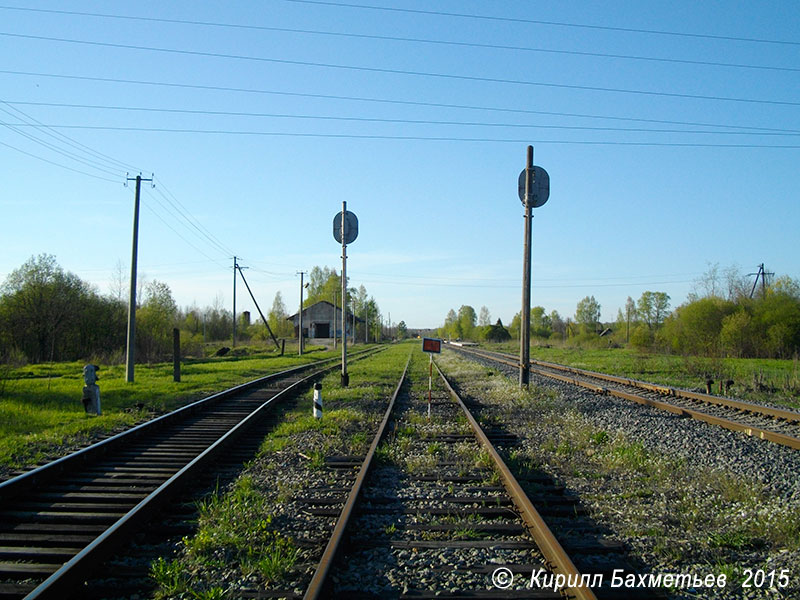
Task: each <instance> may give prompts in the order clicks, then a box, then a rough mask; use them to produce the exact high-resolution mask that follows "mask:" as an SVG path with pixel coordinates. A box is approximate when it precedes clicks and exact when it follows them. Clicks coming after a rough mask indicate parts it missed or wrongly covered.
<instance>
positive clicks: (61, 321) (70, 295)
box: [0, 254, 92, 362]
mask: <svg viewBox="0 0 800 600" xmlns="http://www.w3.org/2000/svg"><path fill="white" fill-rule="evenodd" d="M91 295H92V292H91V290H90V289H89V287H88V286H87V285H86V284H85V283H83V282H82V281H81V280H80V278H79V277H78V276H77V275H74V274H72V273H68V272H65V271H64V270H63V269H62V268H61V267H60V266H59V265H58V263H57V262H56V258H55V256H53V255H52V254H40V255H39V256H38V257H33V256H32V257H31V258H30V259H29V260H28V261H26V262H25V263H24V264H23V265H22V266H21V267H19V268H18V269H15V270H14V271H12V272H11V274H10V275H9V276H8V277H7V278H6V281H5V283H4V284H3V285H2V287H0V323H2V330H3V332H4V337H5V343H6V344H8V346H6V347H16V348H18V349H19V350H21V351H22V352H24V353H25V356H26V357H27V358H28V360H30V361H32V362H40V361H43V360H60V359H63V358H73V356H71V355H70V354H72V353H70V352H69V350H68V349H67V348H66V347H65V345H64V343H63V342H64V341H66V337H68V336H69V334H70V330H72V329H73V328H75V327H76V325H77V324H78V323H79V322H80V319H79V315H80V313H81V308H82V306H83V305H84V301H85V300H86V299H87V298H88V297H89V296H91ZM73 333H74V332H73Z"/></svg>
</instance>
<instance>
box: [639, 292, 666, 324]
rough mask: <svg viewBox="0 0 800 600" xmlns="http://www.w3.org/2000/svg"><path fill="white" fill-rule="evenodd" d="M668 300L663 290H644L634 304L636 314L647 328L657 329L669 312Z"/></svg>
mask: <svg viewBox="0 0 800 600" xmlns="http://www.w3.org/2000/svg"><path fill="white" fill-rule="evenodd" d="M669 300H670V298H669V295H667V294H666V293H664V292H649V291H648V292H644V293H643V294H642V295H641V297H640V298H639V301H638V302H637V304H636V314H637V315H638V317H639V318H640V319H641V320H642V321H644V322H645V324H646V325H647V327H648V329H650V330H651V331H652V330H655V329H658V328H659V327H661V324H662V323H663V322H664V319H665V318H666V317H667V315H668V314H669Z"/></svg>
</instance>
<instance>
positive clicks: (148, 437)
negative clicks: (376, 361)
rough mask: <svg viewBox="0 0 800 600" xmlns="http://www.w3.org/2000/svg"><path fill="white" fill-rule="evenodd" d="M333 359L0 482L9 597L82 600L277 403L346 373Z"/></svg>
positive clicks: (3, 570) (2, 589)
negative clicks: (85, 586) (111, 563)
mask: <svg viewBox="0 0 800 600" xmlns="http://www.w3.org/2000/svg"><path fill="white" fill-rule="evenodd" d="M362 356H363V354H362ZM324 363H328V364H326V365H325V366H322V367H321V368H320V366H321V365H322V364H324ZM324 363H314V364H310V365H303V366H300V367H295V368H293V369H289V370H286V371H282V372H280V373H275V374H272V375H269V376H266V377H263V378H260V379H257V380H254V381H251V382H248V383H246V384H243V385H240V386H237V387H234V388H231V389H229V390H226V391H224V392H221V393H219V394H215V395H213V396H210V397H208V398H205V399H203V400H200V401H197V402H194V403H192V404H190V405H187V406H185V407H183V408H181V409H179V410H176V411H174V412H172V413H169V414H167V415H163V416H161V417H159V418H157V419H153V420H152V421H148V422H147V423H143V424H141V425H139V426H137V427H134V428H132V429H130V430H128V431H125V432H123V433H121V434H118V435H116V436H113V437H110V438H108V439H106V440H103V441H102V442H100V443H97V444H94V445H92V446H89V447H87V448H84V449H82V450H80V451H78V452H75V453H73V454H70V455H68V456H65V457H63V458H61V459H59V460H56V461H54V462H51V463H49V464H47V465H44V466H42V467H39V468H36V469H34V470H32V471H29V472H27V473H24V474H22V475H20V476H17V477H15V478H12V479H9V480H7V481H5V482H3V483H0V598H23V597H24V598H29V599H34V598H59V599H62V598H68V597H70V596H71V595H73V594H74V593H75V592H76V590H78V589H79V586H80V584H81V582H82V581H83V580H85V579H86V578H87V577H88V576H89V575H90V574H91V572H92V571H95V570H96V569H97V568H98V566H99V565H101V564H102V563H103V561H104V559H106V558H108V557H109V555H110V554H111V553H112V552H113V551H114V550H115V549H116V548H119V547H120V546H121V545H123V544H124V543H125V542H126V541H127V540H128V539H129V538H130V537H131V536H132V535H133V534H134V533H136V532H137V531H138V530H140V529H141V528H142V527H143V526H144V525H145V524H146V523H147V522H148V520H149V519H150V518H152V516H153V515H154V514H156V513H157V512H158V511H159V510H160V509H161V508H163V507H164V506H166V505H167V503H168V502H170V501H171V500H172V499H173V498H175V497H176V495H177V494H179V492H180V490H181V489H182V488H183V487H184V486H186V485H187V484H189V483H191V482H193V481H195V480H197V479H198V478H199V477H201V476H208V474H209V471H212V472H213V468H214V467H213V466H212V465H213V463H214V461H215V460H218V459H220V458H222V459H223V461H224V460H227V459H231V458H234V459H235V458H236V457H237V456H238V455H239V454H240V453H241V452H246V448H243V447H241V446H245V445H246V444H237V440H241V439H242V436H244V435H245V434H246V433H247V432H248V431H250V430H251V428H252V427H253V426H254V425H257V424H259V423H260V422H262V421H263V419H264V418H265V416H266V415H267V414H268V413H269V412H270V408H271V407H272V406H274V405H275V403H277V402H279V401H280V400H281V399H282V398H284V397H287V396H289V395H290V394H292V393H293V392H295V391H297V390H298V388H300V387H302V386H304V385H306V384H308V383H309V382H310V381H311V380H312V379H314V378H316V377H318V376H319V375H320V374H321V373H324V372H326V371H328V370H330V369H335V368H337V367H338V363H337V362H335V359H332V360H331V361H324Z"/></svg>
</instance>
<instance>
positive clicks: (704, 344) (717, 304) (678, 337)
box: [660, 296, 736, 356]
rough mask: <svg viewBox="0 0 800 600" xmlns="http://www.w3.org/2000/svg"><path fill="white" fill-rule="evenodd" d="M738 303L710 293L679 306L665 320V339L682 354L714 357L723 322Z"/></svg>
mask: <svg viewBox="0 0 800 600" xmlns="http://www.w3.org/2000/svg"><path fill="white" fill-rule="evenodd" d="M735 310H736V305H735V304H734V303H733V302H730V301H728V300H723V299H722V298H720V297H719V296H708V297H705V298H700V299H698V300H695V301H693V302H688V303H686V304H683V305H681V306H679V307H678V308H677V309H675V311H674V312H673V313H672V314H671V315H670V316H669V317H667V319H666V320H665V321H664V326H663V328H662V330H661V333H660V336H661V338H662V339H663V340H664V341H665V342H666V343H667V344H668V345H669V346H670V347H671V348H672V350H673V351H675V352H678V353H681V354H698V355H704V356H714V355H717V354H718V353H719V350H720V340H719V334H720V331H721V330H722V321H723V319H725V317H727V316H728V315H729V314H731V313H733V312H734V311H735Z"/></svg>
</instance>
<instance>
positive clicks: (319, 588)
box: [303, 354, 411, 600]
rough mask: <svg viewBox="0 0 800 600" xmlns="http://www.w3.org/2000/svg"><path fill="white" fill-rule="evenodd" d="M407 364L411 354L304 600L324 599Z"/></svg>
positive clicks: (404, 376)
mask: <svg viewBox="0 0 800 600" xmlns="http://www.w3.org/2000/svg"><path fill="white" fill-rule="evenodd" d="M410 362H411V354H409V355H408V360H407V361H406V366H405V368H404V369H403V374H402V375H401V376H400V382H399V383H398V384H397V387H396V388H395V390H394V393H393V394H392V397H391V399H390V400H389V406H388V407H387V408H386V412H385V413H384V415H383V420H382V421H381V424H380V425H379V426H378V432H377V433H376V434H375V438H374V439H373V440H372V444H371V445H370V447H369V450H368V451H367V455H366V456H365V457H364V462H363V463H362V464H361V468H360V469H359V471H358V476H357V477H356V481H355V483H354V484H353V487H352V489H351V490H350V494H349V495H348V496H347V502H345V505H344V508H342V512H341V514H340V515H339V518H338V519H337V520H336V525H335V527H334V528H333V532H332V533H331V537H330V539H329V540H328V545H327V546H326V547H325V551H324V552H323V553H322V558H321V559H320V561H319V565H318V566H317V569H316V571H315V572H314V576H313V577H312V578H311V582H310V583H309V584H308V587H307V588H306V593H305V595H304V596H303V600H315V599H317V598H322V597H324V596H323V595H322V594H323V591H324V590H325V586H326V584H327V579H328V574H329V573H330V569H331V566H332V565H333V562H334V560H335V559H336V553H337V552H338V550H339V546H340V545H341V542H342V540H343V539H344V534H345V531H346V529H347V525H348V524H349V522H350V517H351V516H352V515H353V512H354V510H355V506H356V502H358V497H359V495H360V494H361V489H362V487H363V486H364V481H365V480H366V478H367V475H368V474H369V470H370V468H371V466H372V459H373V458H374V456H375V450H377V448H378V444H380V442H381V440H382V439H383V436H384V433H385V432H386V426H387V425H388V424H389V419H390V417H391V416H392V411H393V410H394V403H395V401H396V400H397V396H398V394H399V393H400V388H401V387H402V386H403V382H404V381H405V379H406V373H408V365H409V364H410Z"/></svg>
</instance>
